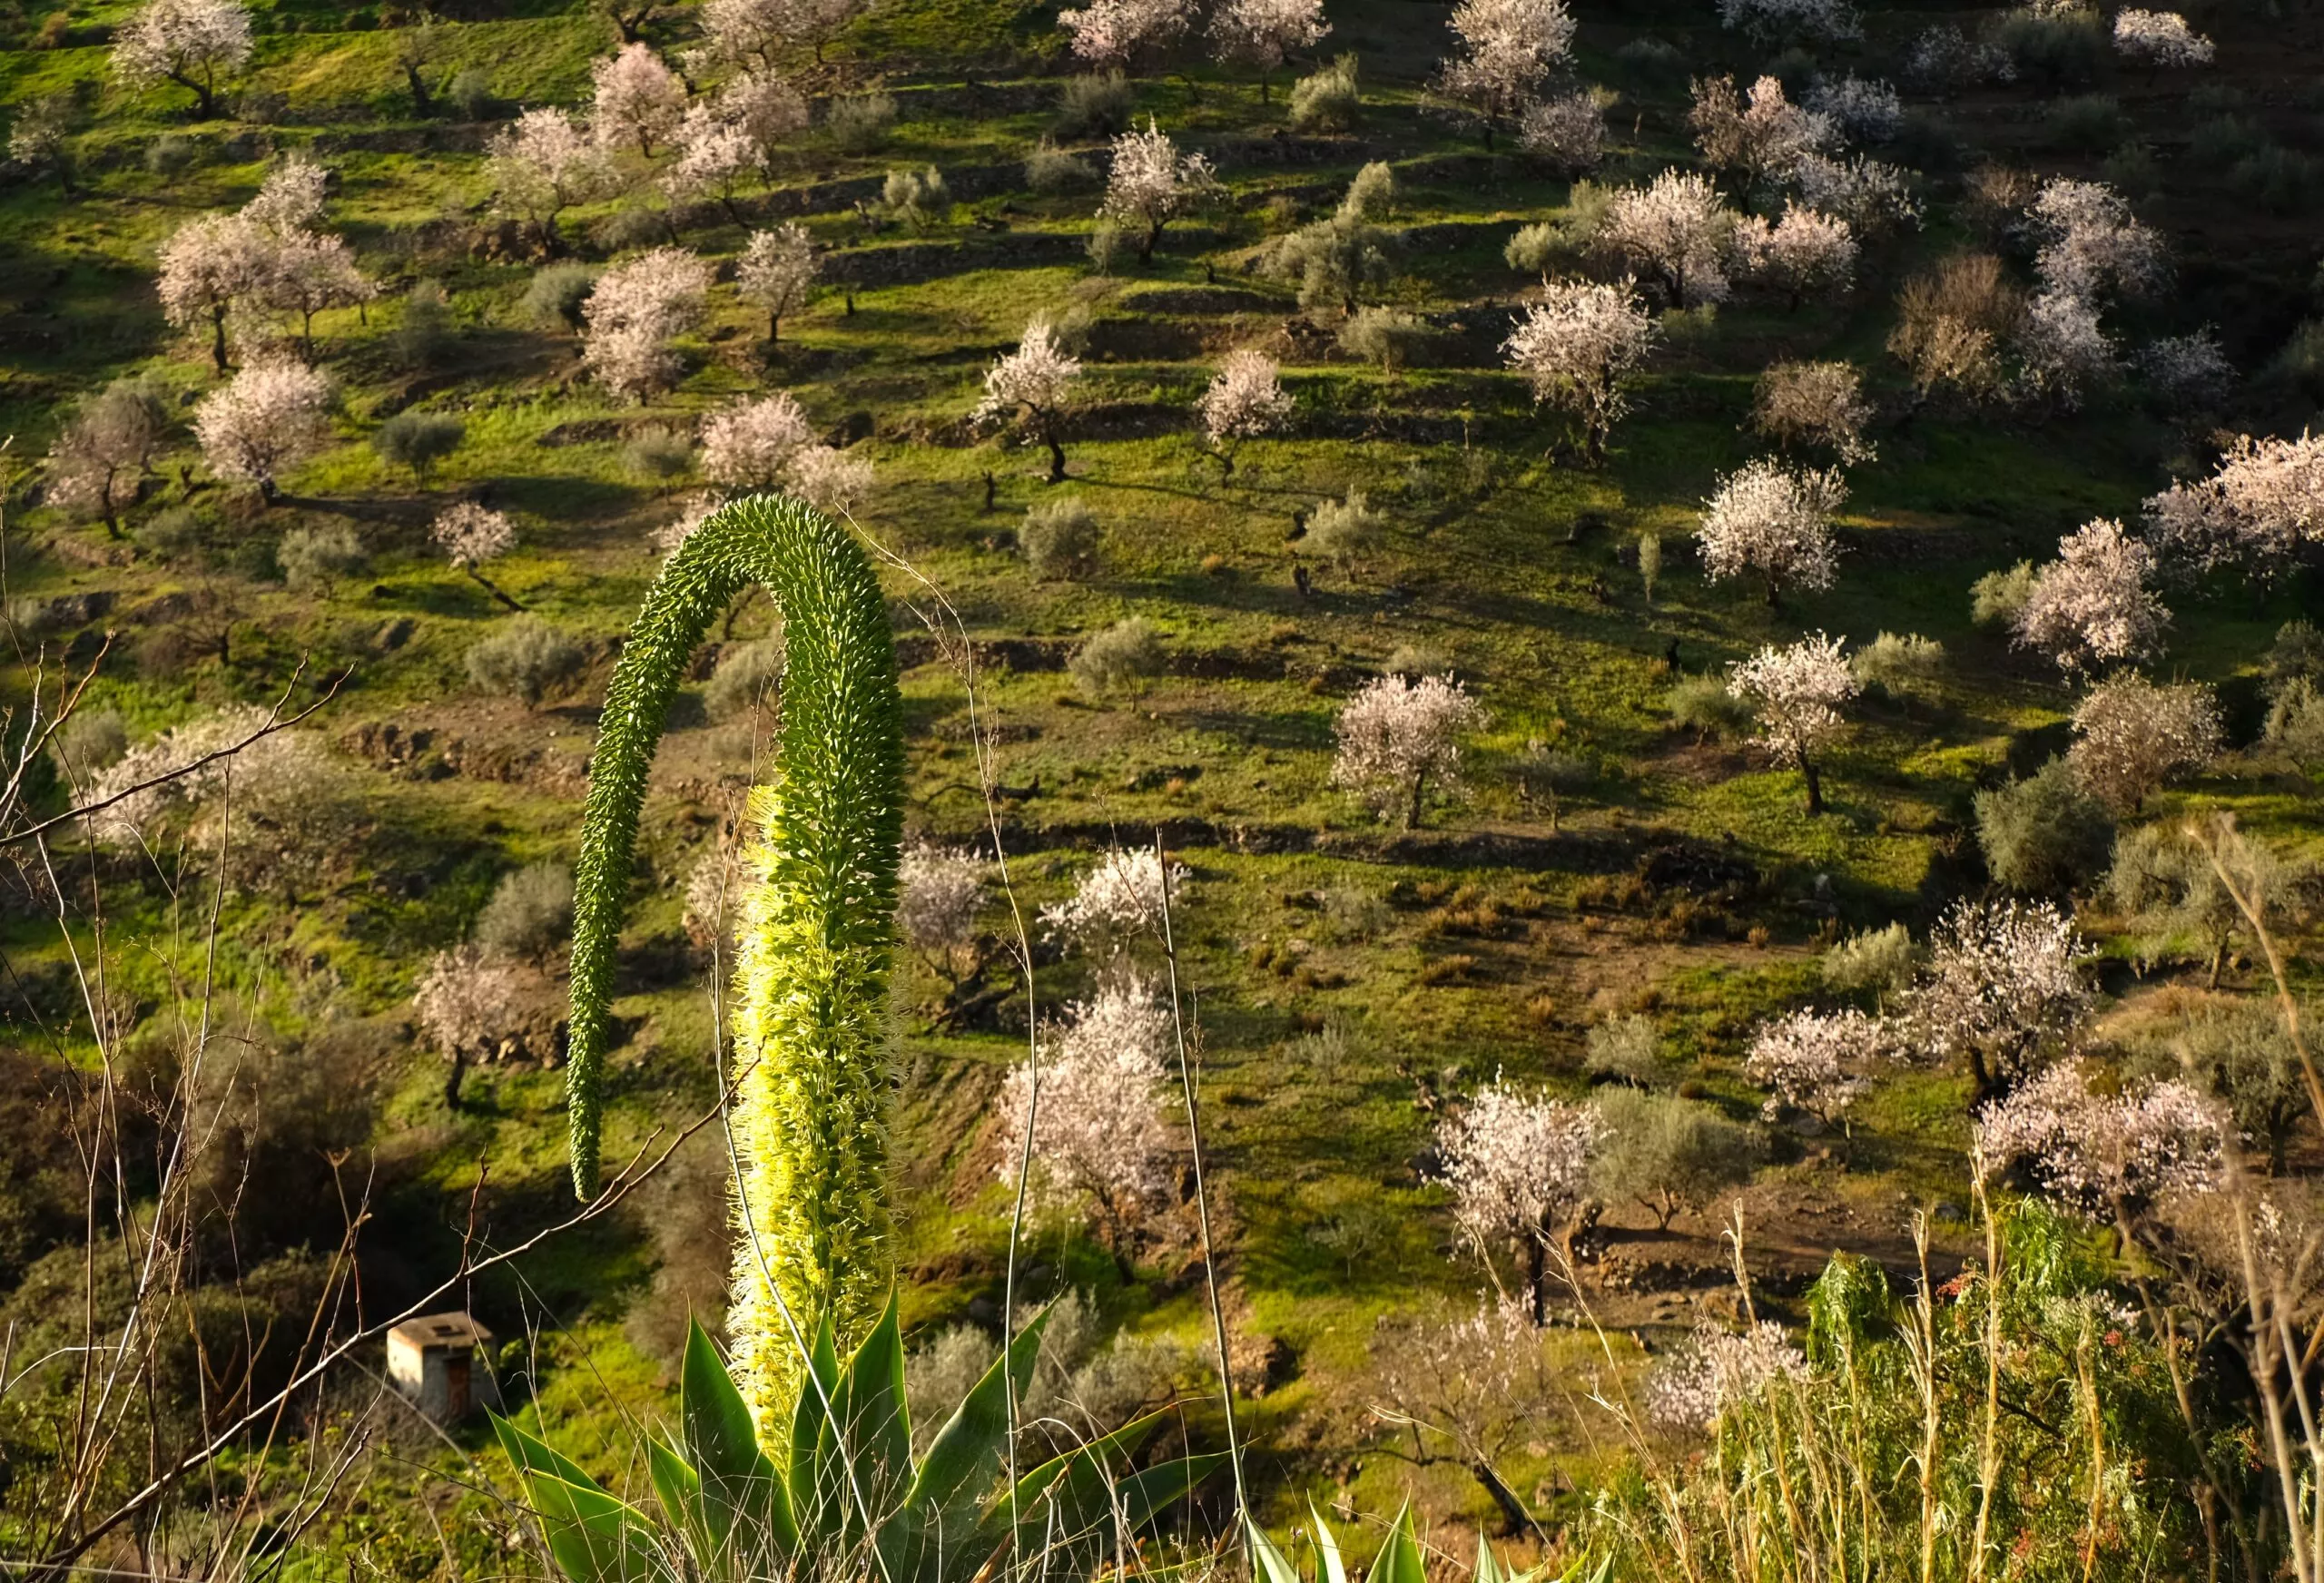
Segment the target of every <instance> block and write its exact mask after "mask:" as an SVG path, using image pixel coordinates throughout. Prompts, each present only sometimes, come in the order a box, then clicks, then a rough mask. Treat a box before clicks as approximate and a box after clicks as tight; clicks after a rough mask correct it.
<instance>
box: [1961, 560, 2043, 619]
mask: <svg viewBox="0 0 2324 1583" xmlns="http://www.w3.org/2000/svg"><path fill="white" fill-rule="evenodd" d="M2032 597H2033V562H2031V561H2020V562H2018V563H2017V565H2014V566H2011V567H2009V568H2007V569H2006V570H2004V571H1999V572H1987V573H1986V574H1985V575H1984V576H1982V577H1980V578H1978V579H1977V580H1976V581H1975V582H1974V583H1972V584H1970V585H1969V619H1970V620H1972V621H1974V622H1975V623H1976V624H1978V625H1979V626H1996V625H2003V626H2005V625H2007V624H2009V623H2011V622H2013V621H2015V620H2016V619H2017V613H2018V612H2019V611H2021V610H2023V609H2024V608H2025V602H2026V601H2027V600H2028V599H2031V598H2032Z"/></svg>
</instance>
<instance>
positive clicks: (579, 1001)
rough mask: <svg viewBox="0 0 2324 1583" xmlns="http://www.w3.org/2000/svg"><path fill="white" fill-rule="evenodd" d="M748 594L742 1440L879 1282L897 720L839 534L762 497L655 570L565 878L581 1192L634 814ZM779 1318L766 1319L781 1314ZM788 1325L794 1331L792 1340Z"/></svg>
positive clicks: (871, 616)
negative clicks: (750, 751) (778, 642)
mask: <svg viewBox="0 0 2324 1583" xmlns="http://www.w3.org/2000/svg"><path fill="white" fill-rule="evenodd" d="M753 583H759V584H763V585H765V586H766V588H767V589H768V591H769V592H770V593H772V594H773V596H774V599H775V603H776V604H777V605H780V606H781V608H782V612H783V624H784V644H785V651H786V657H785V669H784V674H783V731H782V737H781V742H780V745H779V749H778V752H777V754H776V757H775V761H774V773H773V780H772V782H771V783H770V784H768V785H764V786H761V787H759V788H757V789H756V790H755V791H753V793H752V797H751V801H750V815H751V822H752V827H753V831H754V835H753V841H752V844H751V847H750V849H749V850H748V852H747V854H746V858H747V862H746V874H747V879H746V882H745V890H744V894H743V897H742V899H741V907H740V912H741V917H742V928H741V937H742V944H741V948H740V950H739V952H738V962H737V968H736V973H735V982H734V988H735V995H734V1059H735V1070H736V1071H737V1072H738V1073H739V1074H740V1075H741V1090H740V1095H739V1097H738V1099H737V1102H736V1105H735V1109H734V1117H733V1124H734V1141H735V1145H736V1152H737V1154H738V1155H739V1157H740V1162H741V1166H742V1178H741V1182H740V1185H739V1192H738V1199H739V1203H738V1206H737V1207H738V1218H739V1220H740V1222H741V1225H742V1235H741V1236H740V1237H739V1238H738V1239H737V1244H736V1249H735V1259H734V1306H733V1309H732V1312H731V1313H730V1316H729V1328H730V1332H731V1333H732V1335H733V1338H734V1353H735V1356H734V1363H735V1372H736V1373H737V1374H738V1375H739V1376H740V1377H741V1383H742V1386H743V1391H744V1393H745V1395H746V1396H747V1397H748V1398H749V1400H750V1403H751V1406H752V1409H753V1411H754V1412H755V1413H756V1414H757V1415H758V1417H759V1419H760V1421H761V1423H762V1424H763V1425H764V1424H767V1423H769V1422H771V1421H773V1417H774V1415H775V1414H776V1412H777V1411H778V1406H777V1404H778V1403H781V1402H783V1401H787V1400H788V1395H789V1392H788V1391H787V1389H786V1388H787V1387H788V1386H789V1385H790V1384H791V1383H792V1382H793V1381H796V1380H797V1378H798V1377H799V1373H800V1369H801V1360H800V1355H799V1339H798V1338H800V1337H806V1336H812V1335H813V1333H814V1332H815V1328H816V1326H817V1325H818V1323H819V1322H825V1321H828V1322H830V1323H831V1324H832V1328H833V1329H834V1330H835V1331H836V1332H838V1336H839V1339H840V1342H841V1344H842V1346H843V1347H844V1346H848V1345H852V1342H853V1340H854V1339H855V1338H858V1337H861V1336H862V1334H863V1333H864V1332H866V1330H867V1329H868V1328H869V1327H870V1325H871V1323H872V1320H873V1319H874V1318H875V1317H876V1316H877V1314H878V1313H879V1307H880V1303H881V1300H882V1299H883V1298H884V1296H885V1294H886V1292H887V1289H888V1285H889V1283H890V1277H891V1271H890V1268H889V1259H890V1253H889V1248H888V1243H887V1239H888V1216H887V1180H886V1175H887V1118H886V1090H887V1071H886V1068H887V1061H886V1050H885V1041H886V1035H885V1029H884V1027H883V1022H884V1011H885V1008H886V1004H887V996H888V988H887V986H888V969H889V962H890V958H891V953H892V934H893V917H894V912H895V890H896V861H897V856H898V848H899V845H900V843H901V833H902V797H903V791H902V780H903V748H902V705H901V700H900V698H899V695H898V693H897V689H896V658H895V648H894V644H893V641H892V639H891V634H890V631H889V625H888V610H887V603H886V601H885V600H884V599H883V598H882V596H881V592H880V584H879V579H878V577H877V576H876V575H874V574H873V571H872V565H871V562H870V559H869V558H868V557H867V556H865V555H864V553H863V550H862V546H860V545H859V544H858V543H857V542H856V541H855V539H854V538H853V536H852V535H851V534H850V533H849V532H848V531H847V530H846V529H845V528H843V527H842V526H839V525H837V524H835V523H833V522H832V520H831V519H830V518H828V517H826V516H823V515H822V513H821V512H818V511H816V510H814V509H812V507H809V506H804V505H803V504H801V503H800V502H798V501H796V500H793V499H790V498H787V497H781V496H761V497H751V498H746V499H742V500H737V501H734V502H731V503H729V504H728V505H726V506H722V507H721V508H719V509H718V510H717V511H716V512H714V514H713V515H711V516H709V517H708V518H707V519H705V520H704V523H703V525H702V526H700V527H699V528H697V529H696V530H695V531H694V533H693V534H692V535H690V536H688V537H687V538H686V540H685V542H684V544H683V545H681V546H679V547H678V549H677V550H676V551H675V553H674V554H673V555H672V556H670V559H669V561H668V563H667V564H666V565H665V566H664V567H663V570H662V575H661V576H660V577H659V578H657V579H656V580H655V585H654V587H653V589H652V591H651V592H650V593H648V594H647V595H646V597H645V605H644V607H643V608H642V609H640V611H639V612H638V616H637V622H636V624H635V626H633V627H632V628H631V629H630V634H629V640H628V643H627V645H626V646H625V648H624V650H623V652H622V657H621V662H620V664H618V665H616V666H615V670H614V677H613V683H612V685H611V687H610V688H609V689H608V690H607V692H606V709H605V716H604V722H603V724H602V726H601V727H600V729H599V733H598V737H597V747H596V755H595V757H594V758H593V759H592V761H591V763H590V772H589V799H588V805H587V811H586V817H585V820H584V821H583V826H582V835H581V855H580V860H579V862H578V863H577V864H576V867H575V870H574V919H573V1013H572V1036H571V1047H570V1057H571V1060H570V1066H569V1067H568V1070H567V1074H566V1089H567V1093H568V1095H569V1096H570V1102H571V1122H572V1158H573V1185H574V1189H575V1191H576V1192H577V1193H578V1194H579V1195H581V1196H582V1197H584V1198H586V1197H589V1196H591V1195H594V1194H595V1193H596V1191H597V1182H598V1170H597V1145H598V1129H599V1125H600V1104H599V1095H600V1089H601V1086H602V1083H603V1073H604V1066H605V1054H606V1034H607V1026H608V1020H609V1010H610V1001H611V992H612V986H613V966H614V950H615V942H616V940H617V939H618V938H619V935H620V932H621V922H622V914H623V911H624V906H625V900H626V898H627V891H628V887H629V877H630V869H631V860H632V856H633V853H634V851H635V845H636V836H637V817H638V809H639V805H640V804H641V803H642V802H643V801H644V799H645V782H646V775H647V772H648V770H649V769H650V768H651V766H652V764H653V759H654V752H655V746H656V745H657V744H658V743H659V742H660V740H661V735H662V726H663V721H664V717H665V714H666V713H667V712H668V709H669V704H670V699H671V696H672V694H673V693H675V691H676V690H677V684H678V681H679V678H680V676H681V675H682V674H683V673H684V668H685V665H686V662H687V659H688V656H690V655H691V654H693V652H694V646H695V645H696V644H699V643H700V642H701V641H702V636H703V634H704V630H705V629H706V628H707V626H708V625H709V623H710V621H711V619H712V618H713V617H714V615H717V613H718V612H719V611H720V610H722V609H724V607H725V605H726V604H727V602H728V601H729V600H731V599H732V598H733V597H734V595H735V594H737V593H738V592H740V591H741V590H742V589H743V588H744V587H745V586H747V585H750V584H753ZM786 1308H787V1309H788V1314H787V1315H786V1314H785V1313H784V1312H783V1310H784V1309H786ZM794 1324H795V1325H796V1327H797V1329H796V1331H795V1332H794V1330H793V1325H794Z"/></svg>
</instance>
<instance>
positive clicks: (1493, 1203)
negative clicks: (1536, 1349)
mask: <svg viewBox="0 0 2324 1583" xmlns="http://www.w3.org/2000/svg"><path fill="white" fill-rule="evenodd" d="M1603 1130H1604V1124H1603V1123H1602V1122H1601V1121H1600V1119H1599V1116H1598V1112H1597V1110H1596V1108H1595V1107H1594V1106H1587V1105H1568V1104H1566V1103H1565V1102H1563V1101H1562V1100H1557V1099H1551V1098H1550V1097H1548V1096H1546V1095H1542V1094H1538V1093H1528V1092H1527V1091H1526V1090H1524V1089H1521V1088H1520V1087H1518V1086H1516V1085H1514V1084H1512V1083H1510V1082H1507V1081H1505V1080H1497V1081H1495V1082H1494V1083H1493V1084H1492V1085H1491V1086H1488V1087H1484V1088H1481V1089H1479V1090H1478V1091H1477V1093H1476V1094H1475V1096H1473V1097H1472V1098H1471V1099H1470V1101H1469V1103H1468V1104H1467V1105H1465V1106H1462V1107H1461V1108H1460V1109H1458V1110H1456V1111H1455V1112H1453V1114H1452V1116H1449V1117H1447V1118H1446V1119H1445V1120H1444V1121H1443V1123H1442V1124H1441V1125H1440V1126H1438V1127H1437V1130H1436V1152H1437V1155H1438V1157H1439V1158H1440V1159H1442V1160H1443V1163H1444V1183H1445V1185H1446V1186H1448V1187H1450V1188H1451V1189H1452V1217H1453V1219H1454V1220H1455V1221H1456V1222H1457V1223H1458V1224H1460V1227H1461V1229H1462V1231H1463V1232H1465V1233H1466V1234H1468V1236H1469V1239H1470V1241H1471V1244H1472V1247H1473V1248H1474V1251H1475V1253H1476V1255H1477V1257H1478V1259H1479V1260H1480V1261H1481V1262H1482V1263H1485V1265H1486V1267H1487V1268H1488V1269H1490V1268H1491V1267H1492V1244H1493V1243H1494V1242H1496V1241H1498V1240H1501V1239H1502V1238H1507V1239H1510V1240H1512V1241H1514V1242H1516V1243H1517V1244H1520V1247H1521V1253H1522V1254H1523V1256H1524V1258H1525V1261H1526V1271H1527V1284H1528V1286H1529V1287H1530V1288H1531V1293H1530V1294H1531V1298H1532V1303H1533V1317H1534V1320H1535V1322H1540V1320H1541V1313H1542V1305H1543V1300H1544V1290H1545V1288H1546V1286H1547V1284H1548V1275H1549V1273H1550V1271H1549V1268H1548V1255H1549V1253H1550V1251H1551V1248H1553V1247H1558V1248H1560V1251H1561V1252H1562V1251H1563V1249H1562V1247H1561V1244H1562V1241H1563V1238H1564V1236H1565V1234H1566V1233H1567V1232H1568V1231H1569V1229H1570V1228H1571V1225H1572V1224H1573V1222H1574V1220H1575V1218H1576V1216H1578V1215H1579V1214H1581V1210H1582V1206H1583V1205H1584V1204H1586V1203H1587V1202H1588V1201H1589V1199H1590V1155H1591V1154H1592V1152H1593V1151H1594V1150H1595V1148H1596V1146H1597V1144H1598V1139H1599V1137H1600V1135H1601V1134H1602V1132H1603Z"/></svg>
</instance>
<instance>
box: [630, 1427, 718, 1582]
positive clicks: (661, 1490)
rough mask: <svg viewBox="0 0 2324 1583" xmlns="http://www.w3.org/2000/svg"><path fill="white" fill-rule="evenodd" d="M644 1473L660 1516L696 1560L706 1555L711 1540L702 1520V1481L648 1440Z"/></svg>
mask: <svg viewBox="0 0 2324 1583" xmlns="http://www.w3.org/2000/svg"><path fill="white" fill-rule="evenodd" d="M645 1471H646V1475H647V1477H649V1478H651V1479H652V1480H654V1498H655V1499H657V1500H659V1501H660V1502H661V1503H662V1515H663V1516H664V1517H665V1519H668V1521H669V1524H670V1526H671V1527H672V1528H675V1529H678V1530H679V1531H680V1532H682V1533H684V1535H685V1536H686V1543H687V1545H688V1547H689V1548H690V1549H693V1551H694V1556H695V1558H696V1559H700V1558H703V1557H704V1556H706V1555H707V1554H709V1551H710V1546H711V1543H712V1540H711V1538H710V1531H709V1525H708V1524H707V1523H706V1522H704V1520H703V1517H704V1514H703V1509H702V1480H701V1479H699V1478H698V1477H696V1476H695V1474H694V1470H693V1469H692V1468H689V1467H688V1466H686V1460H685V1459H684V1457H682V1456H680V1455H679V1454H678V1453H677V1452H676V1451H675V1450H671V1449H670V1448H669V1447H668V1446H665V1445H664V1444H663V1443H662V1442H661V1441H660V1440H655V1439H653V1438H652V1437H651V1436H648V1437H647V1439H646V1441H645Z"/></svg>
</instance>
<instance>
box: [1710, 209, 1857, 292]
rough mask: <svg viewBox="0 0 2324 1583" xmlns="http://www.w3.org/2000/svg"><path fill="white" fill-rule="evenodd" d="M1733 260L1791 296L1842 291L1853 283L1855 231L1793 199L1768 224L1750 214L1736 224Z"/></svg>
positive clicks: (1745, 271) (1750, 274)
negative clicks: (1776, 217)
mask: <svg viewBox="0 0 2324 1583" xmlns="http://www.w3.org/2000/svg"><path fill="white" fill-rule="evenodd" d="M1734 247H1735V261H1736V265H1737V267H1738V269H1739V270H1741V271H1742V273H1743V274H1744V275H1745V276H1747V277H1748V278H1749V279H1751V280H1757V281H1760V282H1763V283H1764V284H1766V285H1767V286H1768V287H1769V288H1770V289H1771V290H1775V291H1777V292H1779V293H1781V294H1782V295H1783V296H1785V297H1787V298H1788V299H1790V301H1791V305H1792V307H1794V308H1795V309H1796V308H1797V307H1798V306H1799V305H1800V303H1801V302H1802V301H1803V300H1806V298H1807V295H1808V293H1810V292H1815V293H1817V294H1818V295H1819V296H1820V295H1822V294H1825V293H1828V292H1836V291H1846V290H1847V289H1848V288H1849V287H1850V286H1852V285H1854V284H1855V283H1856V232H1855V231H1853V230H1851V229H1850V228H1849V225H1848V222H1847V221H1845V220H1841V219H1838V218H1837V217H1836V216H1833V215H1829V214H1823V213H1819V212H1817V211H1815V210H1813V209H1802V208H1800V207H1799V206H1798V205H1797V204H1796V203H1788V202H1787V203H1786V204H1785V205H1784V211H1783V218H1782V219H1781V220H1778V221H1776V222H1775V223H1774V224H1772V225H1770V224H1769V223H1768V221H1766V220H1765V219H1763V218H1762V217H1760V216H1758V215H1753V216H1751V217H1750V218H1749V219H1748V220H1745V221H1742V222H1741V223H1740V224H1738V226H1737V227H1736V229H1735V243H1734Z"/></svg>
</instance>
